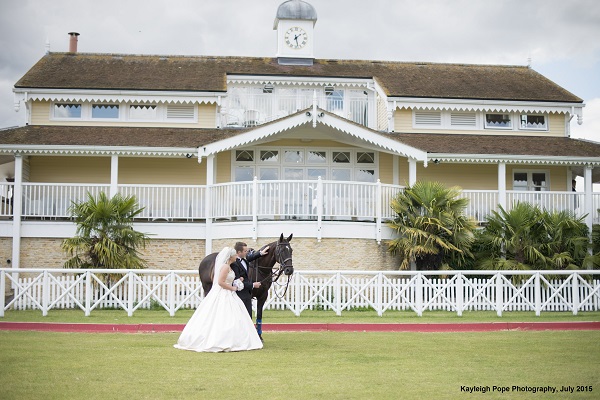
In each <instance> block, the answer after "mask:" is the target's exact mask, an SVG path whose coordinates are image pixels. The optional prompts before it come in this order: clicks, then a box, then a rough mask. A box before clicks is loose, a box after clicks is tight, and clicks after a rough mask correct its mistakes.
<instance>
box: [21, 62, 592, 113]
mask: <svg viewBox="0 0 600 400" xmlns="http://www.w3.org/2000/svg"><path fill="white" fill-rule="evenodd" d="M236 74H237V75H255V76H267V77H269V76H273V77H279V76H285V77H321V78H350V79H352V78H363V79H374V80H376V81H377V82H378V83H379V85H380V86H381V88H382V90H383V91H384V92H385V94H386V95H387V96H390V97H413V98H433V99H476V100H508V101H538V102H567V103H583V100H582V99H581V98H579V97H577V96H575V95H574V94H572V93H570V92H569V91H567V90H565V89H564V88H562V87H561V86H559V85H557V84H556V83H554V82H552V81H551V80H549V79H548V78H546V77H544V76H543V75H541V74H539V73H538V72H536V71H534V70H533V69H531V68H528V67H526V66H510V65H504V66H503V65H469V64H436V63H408V62H394V61H364V60H322V59H316V60H314V63H313V65H280V64H279V63H278V62H277V58H260V57H210V56H197V57H193V56H158V55H131V54H124V55H116V54H93V53H75V54H73V53H49V54H46V55H45V56H44V57H42V58H41V59H40V60H39V61H38V62H37V63H36V64H35V65H34V66H33V67H32V68H31V69H30V70H29V71H28V72H27V73H26V74H25V75H24V76H23V77H22V78H21V79H20V80H19V81H18V82H17V83H16V84H15V87H16V88H39V89H66V90H69V89H83V90H139V91H146V90H147V91H154V90H155V91H163V90H164V91H197V92H226V91H227V76H228V75H236Z"/></svg>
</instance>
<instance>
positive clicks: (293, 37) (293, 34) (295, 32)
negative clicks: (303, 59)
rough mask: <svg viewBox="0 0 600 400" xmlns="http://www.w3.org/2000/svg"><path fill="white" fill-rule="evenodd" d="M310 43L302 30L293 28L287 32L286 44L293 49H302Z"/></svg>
mask: <svg viewBox="0 0 600 400" xmlns="http://www.w3.org/2000/svg"><path fill="white" fill-rule="evenodd" d="M307 42H308V35H307V34H306V31H305V30H304V29H302V28H298V27H293V28H290V29H288V30H287V31H286V32H285V44H287V45H288V46H290V47H291V48H292V49H301V48H303V47H304V46H305V45H306V43H307Z"/></svg>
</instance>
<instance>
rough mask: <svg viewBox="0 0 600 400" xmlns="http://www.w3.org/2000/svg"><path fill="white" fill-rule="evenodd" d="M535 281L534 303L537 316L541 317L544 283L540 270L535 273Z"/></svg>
mask: <svg viewBox="0 0 600 400" xmlns="http://www.w3.org/2000/svg"><path fill="white" fill-rule="evenodd" d="M533 282H534V286H533V291H534V292H533V301H534V303H533V304H534V306H535V316H536V317H539V316H540V314H541V312H542V285H541V279H540V273H539V272H536V273H535V278H534V280H533Z"/></svg>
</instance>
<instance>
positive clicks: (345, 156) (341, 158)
mask: <svg viewBox="0 0 600 400" xmlns="http://www.w3.org/2000/svg"><path fill="white" fill-rule="evenodd" d="M333 162H334V163H335V164H349V163H350V152H349V151H334V152H333Z"/></svg>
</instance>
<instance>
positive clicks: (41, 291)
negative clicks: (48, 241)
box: [0, 268, 600, 317]
mask: <svg viewBox="0 0 600 400" xmlns="http://www.w3.org/2000/svg"><path fill="white" fill-rule="evenodd" d="M18 271H19V274H15V270H14V269H11V268H2V269H0V282H2V283H3V285H12V286H13V287H14V289H13V290H14V295H13V297H12V299H11V300H9V301H8V302H7V300H6V299H5V297H4V296H0V317H3V316H4V313H5V311H7V310H26V309H37V310H40V311H41V312H42V315H44V316H45V315H47V314H48V311H49V310H52V309H81V310H83V311H84V313H85V315H90V313H91V312H92V311H93V310H95V309H102V308H118V309H123V310H125V311H127V314H128V315H129V316H131V315H133V313H134V312H135V311H136V310H138V309H140V308H145V309H148V308H157V309H165V310H167V311H168V312H169V314H170V315H171V316H173V315H174V314H175V312H176V311H177V310H179V309H194V308H196V307H197V306H198V305H199V304H200V302H201V301H202V299H203V298H204V293H203V291H202V285H201V282H200V279H199V277H198V272H197V271H195V270H167V271H165V270H109V269H106V270H100V269H98V270H75V269H36V268H21V269H18ZM441 272H443V274H444V275H443V276H440V273H441ZM441 272H440V271H417V272H415V271H322V270H319V271H308V270H307V271H301V270H296V271H295V272H294V274H293V276H292V277H291V280H290V281H289V283H288V281H287V279H288V278H287V277H282V278H281V279H280V280H281V282H276V283H275V284H274V285H273V286H272V288H271V291H270V293H269V298H268V300H267V302H266V304H265V309H271V310H284V309H288V310H291V311H292V312H293V313H294V314H295V315H298V316H299V315H300V314H301V313H302V311H304V310H315V309H321V310H332V311H334V312H335V313H336V314H337V315H341V314H342V312H343V311H347V310H353V309H371V310H373V311H376V312H377V314H378V315H380V316H381V315H383V313H385V312H386V311H388V310H401V311H413V312H415V313H416V314H417V315H419V316H421V315H423V312H426V311H435V310H444V311H450V312H455V313H456V314H457V315H459V316H460V315H462V313H463V312H464V311H494V312H496V314H497V315H498V316H501V315H502V314H503V313H504V312H510V311H530V312H534V313H535V315H538V316H539V315H540V314H541V313H542V312H553V311H562V312H569V313H572V314H574V315H576V314H577V313H578V312H582V311H598V310H600V271H597V270H589V271H588V270H580V271H441ZM109 274H110V276H111V277H112V283H110V284H109V283H107V281H106V277H107V276H108V275H109ZM17 275H18V276H17Z"/></svg>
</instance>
